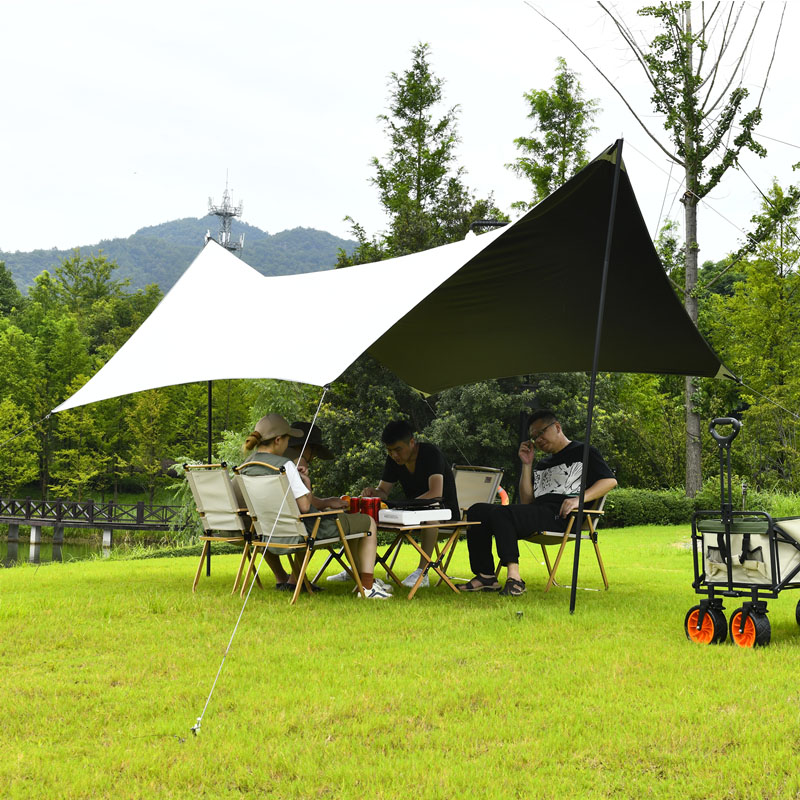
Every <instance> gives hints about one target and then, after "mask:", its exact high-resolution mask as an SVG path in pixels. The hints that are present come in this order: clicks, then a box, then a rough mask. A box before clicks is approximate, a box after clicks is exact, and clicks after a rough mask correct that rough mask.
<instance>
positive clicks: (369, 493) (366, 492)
mask: <svg viewBox="0 0 800 800" xmlns="http://www.w3.org/2000/svg"><path fill="white" fill-rule="evenodd" d="M361 496H362V497H378V490H377V489H376V488H375V487H374V486H367V487H366V488H364V489H362V490H361Z"/></svg>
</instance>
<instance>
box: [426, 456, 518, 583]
mask: <svg viewBox="0 0 800 800" xmlns="http://www.w3.org/2000/svg"><path fill="white" fill-rule="evenodd" d="M453 477H454V478H455V480H456V494H457V495H458V507H459V508H460V509H461V519H466V518H467V511H468V509H469V507H470V506H474V505H475V503H494V499H495V497H497V491H498V489H499V488H500V481H501V480H503V470H501V469H496V468H495V467H472V466H465V465H463V464H454V465H453ZM457 545H458V543H457V542H456V544H455V545H453V548H452V550H450V554H449V556H448V558H447V562H446V563H445V565H444V571H445V572H447V570H448V569H449V568H450V561H451V560H452V558H453V553H454V552H455V550H456V547H457ZM441 582H442V581H441V578H440V579H439V583H441ZM436 585H437V586H438V585H439V584H438V583H437V584H436Z"/></svg>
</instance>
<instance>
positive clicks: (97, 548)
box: [0, 539, 110, 567]
mask: <svg viewBox="0 0 800 800" xmlns="http://www.w3.org/2000/svg"><path fill="white" fill-rule="evenodd" d="M104 550H105V552H104ZM109 552H110V548H105V549H104V548H103V544H102V541H101V540H100V539H96V540H94V539H78V540H71V541H68V542H64V543H63V544H53V542H52V540H49V539H48V540H45V541H43V542H42V543H41V544H33V545H32V544H31V543H30V542H29V541H28V540H27V539H20V541H19V542H8V541H5V539H0V565H1V566H4V567H13V566H14V565H15V564H21V563H24V562H30V563H31V564H45V563H47V562H50V561H83V560H85V559H87V558H92V557H93V556H102V555H108V554H109Z"/></svg>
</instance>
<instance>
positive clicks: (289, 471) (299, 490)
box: [284, 461, 311, 514]
mask: <svg viewBox="0 0 800 800" xmlns="http://www.w3.org/2000/svg"><path fill="white" fill-rule="evenodd" d="M284 469H285V470H286V477H287V479H288V480H289V490H290V491H291V493H292V494H293V495H294V499H295V501H296V502H297V507H298V508H299V509H300V513H301V514H307V513H308V512H309V511H310V510H311V492H309V490H308V487H307V486H306V485H305V483H303V478H302V476H301V475H300V472H299V471H298V469H297V466H296V465H295V463H294V461H287V462H286V464H285V465H284Z"/></svg>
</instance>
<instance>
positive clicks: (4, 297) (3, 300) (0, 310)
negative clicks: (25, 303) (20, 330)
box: [0, 261, 22, 316]
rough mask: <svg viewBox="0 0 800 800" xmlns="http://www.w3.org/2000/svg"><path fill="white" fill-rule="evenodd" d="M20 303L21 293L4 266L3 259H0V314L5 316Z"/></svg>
mask: <svg viewBox="0 0 800 800" xmlns="http://www.w3.org/2000/svg"><path fill="white" fill-rule="evenodd" d="M21 305H22V295H21V294H20V291H19V289H17V284H16V283H15V282H14V276H13V275H12V274H11V272H10V271H9V270H8V268H7V267H6V264H5V261H0V316H6V315H7V314H9V313H10V312H11V310H12V309H14V308H19V307H20V306H21Z"/></svg>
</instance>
